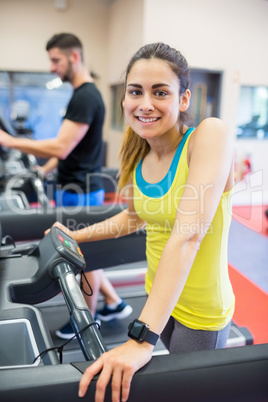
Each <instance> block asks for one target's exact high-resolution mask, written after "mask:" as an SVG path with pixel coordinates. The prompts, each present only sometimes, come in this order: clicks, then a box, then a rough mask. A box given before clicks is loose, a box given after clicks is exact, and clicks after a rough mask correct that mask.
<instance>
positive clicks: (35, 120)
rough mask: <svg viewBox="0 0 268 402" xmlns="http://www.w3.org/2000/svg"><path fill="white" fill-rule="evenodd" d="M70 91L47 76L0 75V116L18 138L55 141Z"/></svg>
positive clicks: (12, 72) (14, 73) (69, 88)
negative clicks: (23, 136) (25, 136)
mask: <svg viewBox="0 0 268 402" xmlns="http://www.w3.org/2000/svg"><path fill="white" fill-rule="evenodd" d="M71 94H72V87H71V85H70V84H68V83H64V84H63V83H62V82H61V80H60V79H59V78H56V76H55V75H54V74H50V73H35V72H14V71H0V114H1V116H2V117H3V118H4V119H5V120H6V121H8V122H9V123H10V125H11V127H12V128H13V129H14V130H15V132H18V133H19V134H24V135H29V136H32V137H33V138H34V139H45V138H54V137H55V136H56V135H57V133H58V130H59V127H60V125H61V121H62V117H63V115H64V113H65V108H66V106H67V103H68V101H69V99H70V96H71Z"/></svg>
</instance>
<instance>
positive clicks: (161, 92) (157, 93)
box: [155, 91, 167, 97]
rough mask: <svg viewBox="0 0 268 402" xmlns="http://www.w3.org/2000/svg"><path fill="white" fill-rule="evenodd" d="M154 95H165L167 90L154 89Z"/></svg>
mask: <svg viewBox="0 0 268 402" xmlns="http://www.w3.org/2000/svg"><path fill="white" fill-rule="evenodd" d="M155 95H156V96H160V97H162V96H166V95H167V92H165V91H156V92H155Z"/></svg>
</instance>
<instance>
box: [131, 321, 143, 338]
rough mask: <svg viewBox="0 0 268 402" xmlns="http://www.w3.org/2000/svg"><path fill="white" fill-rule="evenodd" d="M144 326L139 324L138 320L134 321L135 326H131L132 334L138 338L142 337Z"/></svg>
mask: <svg viewBox="0 0 268 402" xmlns="http://www.w3.org/2000/svg"><path fill="white" fill-rule="evenodd" d="M143 329H144V327H143V326H142V325H141V324H139V323H138V322H136V321H134V322H133V326H132V328H131V334H132V336H134V337H135V338H137V339H140V337H141V334H142V332H143Z"/></svg>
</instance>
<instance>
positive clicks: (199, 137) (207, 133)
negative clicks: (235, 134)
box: [191, 117, 230, 142]
mask: <svg viewBox="0 0 268 402" xmlns="http://www.w3.org/2000/svg"><path fill="white" fill-rule="evenodd" d="M229 135H230V130H229V129H228V126H227V125H226V124H225V123H224V122H223V121H222V120H221V119H218V118H217V117H208V118H206V119H204V120H202V121H201V123H199V125H198V126H197V127H196V128H195V130H194V132H193V133H192V135H191V142H196V141H197V142H200V141H206V140H207V141H209V140H213V138H215V139H216V138H217V140H219V139H220V137H223V139H224V138H226V137H228V136H229Z"/></svg>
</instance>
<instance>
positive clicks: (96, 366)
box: [78, 358, 103, 398]
mask: <svg viewBox="0 0 268 402" xmlns="http://www.w3.org/2000/svg"><path fill="white" fill-rule="evenodd" d="M102 367H103V361H102V359H101V358H99V359H98V360H97V361H96V362H95V363H93V364H92V365H91V366H89V367H88V368H87V369H86V371H85V372H84V374H83V377H82V378H81V380H80V383H79V391H78V396H79V397H80V398H82V397H83V396H85V394H86V392H87V389H88V386H89V384H90V382H91V380H92V378H93V377H94V376H95V375H96V374H98V373H99V372H100V370H101V369H102Z"/></svg>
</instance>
